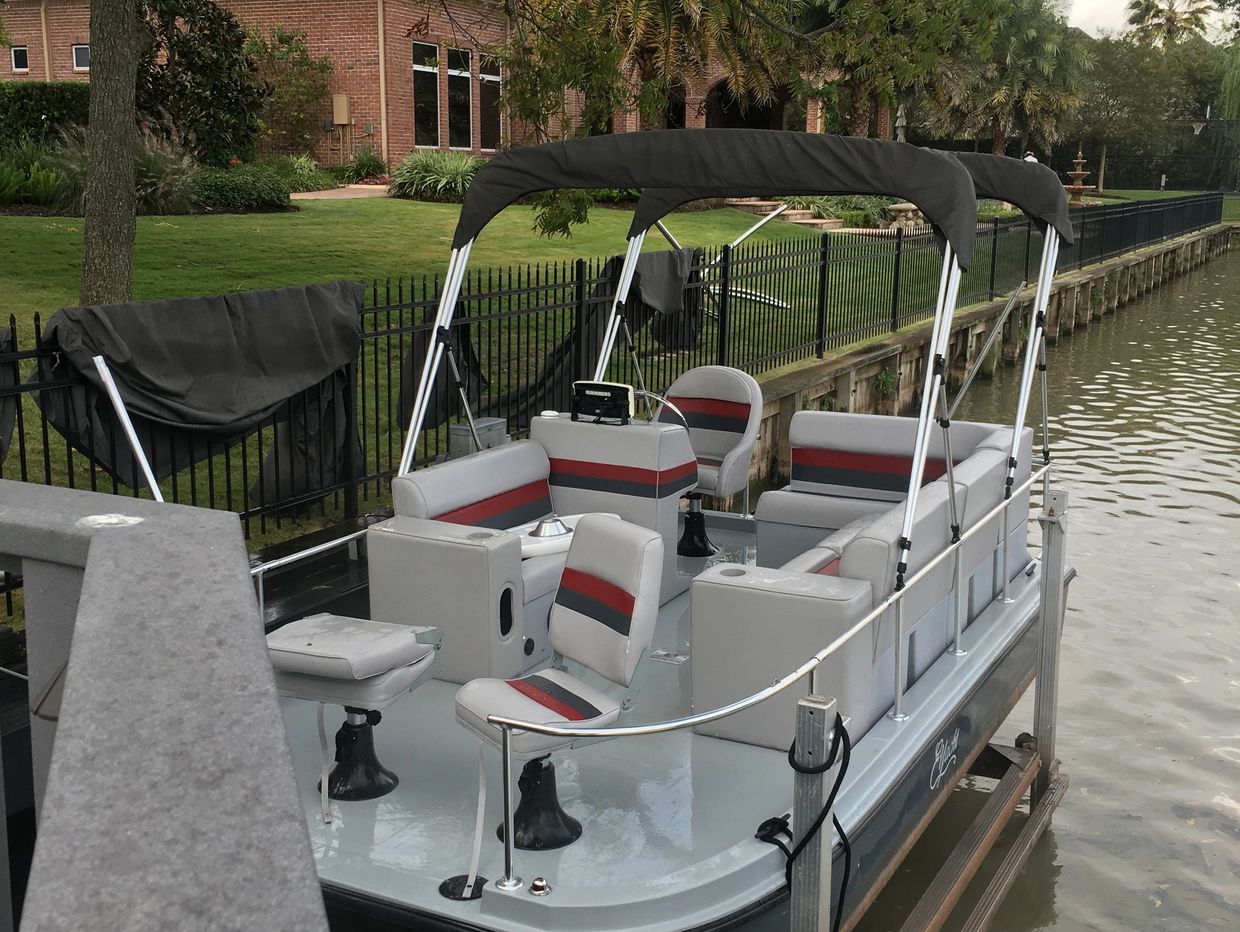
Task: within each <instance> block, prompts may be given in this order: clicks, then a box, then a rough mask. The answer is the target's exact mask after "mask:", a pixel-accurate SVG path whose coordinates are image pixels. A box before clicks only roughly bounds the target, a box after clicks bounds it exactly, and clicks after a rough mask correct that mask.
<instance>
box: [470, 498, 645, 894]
mask: <svg viewBox="0 0 1240 932" xmlns="http://www.w3.org/2000/svg"><path fill="white" fill-rule="evenodd" d="M662 565H663V539H662V537H661V536H660V535H659V534H658V533H657V532H655V531H652V530H650V529H649V528H643V527H638V526H637V525H635V524H630V523H628V522H627V521H621V520H618V519H616V518H612V517H608V516H604V515H587V516H585V517H583V518H582V519H581V520H580V521H579V522H578V524H577V528H576V530H575V531H574V533H573V543H572V546H571V547H570V549H569V551H568V560H567V563H566V564H565V567H564V575H563V578H562V579H561V581H560V587H559V590H558V591H557V592H556V597H555V602H554V604H553V605H552V607H551V644H552V647H553V648H554V649H555V651H556V653H557V654H558V655H559V656H560V657H562V658H564V659H566V660H571V661H574V662H575V663H578V664H580V665H582V666H583V667H586V668H588V669H590V670H592V671H593V672H594V673H597V674H598V675H599V676H601V677H603V678H605V679H607V680H609V681H611V682H612V683H615V684H616V685H617V686H621V687H627V686H629V685H630V684H631V683H632V682H633V675H634V673H635V672H636V670H637V663H638V661H639V660H640V659H641V657H642V654H643V653H644V652H645V651H646V649H647V648H648V647H649V646H650V642H651V639H652V638H653V637H654V627H655V621H656V619H657V617H658V612H659V581H660V575H661V571H662ZM620 708H621V700H620V699H618V698H616V697H615V696H613V695H611V694H609V693H607V692H604V691H603V690H601V689H597V688H595V687H593V686H590V685H587V684H586V683H584V682H582V680H581V679H579V678H578V677H576V676H574V675H572V674H571V673H569V672H568V671H567V670H566V669H563V665H562V664H560V665H557V666H553V667H551V668H546V669H542V670H539V671H537V672H535V673H531V674H528V675H526V676H523V677H520V678H518V679H510V680H504V679H476V680H472V681H471V682H469V683H466V684H465V685H464V686H462V687H461V689H460V691H459V692H458V693H457V694H456V720H457V722H459V723H460V724H461V725H463V726H465V727H466V728H468V729H469V730H470V731H473V732H474V733H475V734H477V735H478V736H479V737H480V738H482V740H483V741H484V742H485V743H486V744H489V745H491V746H493V747H496V748H499V747H500V746H501V741H502V739H501V736H500V729H499V727H498V726H496V725H492V724H491V723H489V722H488V721H487V717H488V716H490V715H503V716H506V717H511V718H515V719H519V720H522V721H527V722H533V723H539V724H548V725H561V724H566V723H573V724H580V725H582V726H589V727H605V726H607V725H610V724H612V723H613V722H615V721H616V719H617V718H618V717H619V716H620ZM511 741H512V751H513V756H514V757H515V758H517V759H520V760H524V761H527V763H526V764H525V766H524V768H523V770H522V773H521V778H520V781H519V786H520V789H521V803H520V805H519V806H518V807H517V809H516V814H515V820H514V831H513V839H514V843H515V844H516V846H517V847H518V848H525V849H538V850H544V849H550V848H559V847H563V846H564V845H568V844H571V843H572V842H573V841H575V840H576V839H577V838H578V837H580V835H581V824H580V823H579V822H578V821H577V820H576V819H574V818H572V817H571V816H569V815H568V814H567V813H565V812H564V811H563V810H562V809H561V808H560V804H559V800H558V799H557V798H556V791H555V767H554V765H552V764H551V763H550V761H548V760H547V758H548V756H549V755H550V754H551V753H552V752H553V751H558V750H562V749H564V748H567V747H570V746H571V745H572V743H573V742H572V739H571V738H564V737H557V736H553V735H543V734H537V733H535V732H532V731H520V730H516V731H514V732H512V735H511ZM480 766H481V764H480ZM483 786H485V783H484V784H483ZM484 805H485V792H480V793H479V800H478V825H479V827H478V830H477V834H476V835H475V852H474V865H473V867H472V868H471V875H473V874H476V872H477V858H478V845H480V844H481V831H482V829H481V825H482V818H483V811H484ZM501 832H502V828H501ZM454 879H455V880H456V881H458V888H457V892H458V893H459V892H460V889H459V888H460V886H462V885H463V883H462V881H463V878H454Z"/></svg>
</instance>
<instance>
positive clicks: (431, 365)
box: [396, 240, 474, 476]
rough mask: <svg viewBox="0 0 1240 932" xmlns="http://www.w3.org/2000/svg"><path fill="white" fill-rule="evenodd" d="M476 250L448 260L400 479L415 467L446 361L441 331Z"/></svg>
mask: <svg viewBox="0 0 1240 932" xmlns="http://www.w3.org/2000/svg"><path fill="white" fill-rule="evenodd" d="M473 246H474V241H473V240H470V241H469V242H468V243H466V244H465V245H464V246H462V247H461V248H460V249H454V250H452V254H451V256H449V257H448V270H447V271H446V272H445V273H444V283H443V291H442V292H441V293H440V295H439V305H438V306H437V307H436V308H435V320H434V322H433V323H432V324H431V331H430V337H429V339H428V341H427V344H426V359H425V361H424V362H423V363H422V377H421V379H420V380H419V382H418V391H417V394H416V395H415V396H414V399H413V410H412V412H410V415H409V429H408V431H407V432H406V434H405V445H404V447H403V448H402V450H401V454H400V467H399V469H398V470H397V473H396V474H397V475H401V476H403V475H404V474H405V473H407V472H409V469H410V467H411V466H412V465H413V452H414V449H415V448H416V446H417V441H418V434H420V433H421V432H422V424H423V422H424V421H425V420H426V411H427V408H429V407H430V400H431V392H432V391H433V390H434V385H435V376H436V375H437V374H438V372H439V363H440V360H441V359H442V358H443V349H444V347H443V342H442V341H440V340H439V339H438V335H439V331H440V330H441V329H446V328H448V327H449V326H450V325H451V323H452V315H453V314H454V313H455V312H456V302H457V299H458V298H459V297H460V296H461V285H462V284H463V283H464V281H465V267H466V265H467V264H468V263H469V252H470V250H471V249H473Z"/></svg>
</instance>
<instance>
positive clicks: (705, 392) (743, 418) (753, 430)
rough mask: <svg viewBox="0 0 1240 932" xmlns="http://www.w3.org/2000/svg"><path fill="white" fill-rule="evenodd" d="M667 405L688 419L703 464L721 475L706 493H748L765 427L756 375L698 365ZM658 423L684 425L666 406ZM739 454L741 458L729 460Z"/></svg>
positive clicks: (678, 382) (674, 387) (672, 390)
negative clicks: (752, 463) (751, 469)
mask: <svg viewBox="0 0 1240 932" xmlns="http://www.w3.org/2000/svg"><path fill="white" fill-rule="evenodd" d="M667 400H668V402H670V403H671V405H673V406H674V407H675V408H676V409H677V410H679V411H680V413H681V414H683V415H684V421H685V422H687V426H688V428H689V443H690V444H691V445H692V447H693V453H694V455H695V456H696V457H697V460H698V462H699V463H700V464H702V465H704V466H712V467H715V468H717V469H719V470H720V473H719V477H718V479H717V480H716V482H715V488H714V489H708V490H706V491H710V492H713V493H714V494H716V495H732V494H735V493H736V492H738V491H740V489H742V488H744V486H745V483H746V482H747V481H748V478H749V458H750V455H751V454H752V453H753V447H754V444H755V443H756V442H757V439H758V428H759V427H760V426H761V424H762V389H761V388H759V387H758V383H757V382H756V381H755V380H754V378H753V376H751V375H750V374H749V373H747V372H742V371H741V370H740V369H733V368H730V367H728V366H699V367H697V368H696V369H690V370H689V371H688V372H686V373H685V374H684V375H682V376H681V377H680V378H678V379H677V380H676V381H675V382H673V383H672V385H671V388H669V389H668V390H667ZM657 420H659V421H663V422H667V423H673V424H679V423H681V418H680V417H678V416H677V414H676V412H675V411H672V410H669V409H668V407H667V406H666V405H665V406H663V407H662V408H660V410H659V414H658V417H657ZM736 451H739V454H740V455H739V456H731V455H730V454H733V453H734V452H736ZM725 471H726V475H725Z"/></svg>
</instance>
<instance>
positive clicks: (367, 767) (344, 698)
mask: <svg viewBox="0 0 1240 932" xmlns="http://www.w3.org/2000/svg"><path fill="white" fill-rule="evenodd" d="M437 640H438V632H437V631H436V629H434V628H426V627H415V626H412V625H398V624H390V623H387V622H382V621H370V620H366V619H361V618H346V617H342V616H339V615H328V614H318V615H310V616H308V617H306V618H302V619H300V620H298V621H294V622H291V623H289V624H287V625H285V626H284V627H282V628H279V629H277V630H276V631H273V632H272V633H271V634H269V635H267V650H268V654H269V656H270V657H271V665H272V667H273V668H274V670H275V679H276V688H277V689H278V690H279V692H280V695H282V696H287V697H290V698H294V699H305V700H308V701H311V702H317V703H319V704H320V705H319V737H320V742H321V744H322V745H323V747H322V750H323V754H324V757H323V771H324V772H323V774H322V776H321V786H320V792H321V793H322V794H323V819H324V821H328V822H330V821H331V810H330V808H329V807H328V803H327V799H328V798H331V799H339V800H359V799H374V798H376V797H378V796H382V795H384V794H385V793H389V792H391V791H392V790H393V789H395V787H396V785H397V783H398V782H399V778H397V776H396V775H395V774H393V773H392V772H391V771H389V770H387V769H385V768H384V767H383V766H382V765H381V764H380V763H379V761H378V759H377V757H376V756H375V752H374V735H373V726H374V725H376V724H378V722H379V721H380V719H381V715H380V714H379V713H380V711H381V710H383V709H386V708H387V707H388V706H390V705H392V704H393V703H395V702H397V701H398V700H399V699H401V698H402V697H403V696H405V695H406V694H408V693H410V692H412V691H413V690H414V689H415V688H417V687H418V686H419V685H420V684H421V683H422V682H424V681H425V680H426V679H427V678H428V677H429V676H430V674H431V672H432V670H433V669H434V666H435V654H436V642H437ZM326 704H330V705H339V706H344V708H345V713H346V719H345V722H344V724H342V725H341V726H340V730H339V731H338V732H337V733H336V766H335V767H334V768H332V771H331V773H330V774H329V773H327V755H326V752H327V747H326V741H327V735H326V732H325V731H324V730H323V707H324V705H326Z"/></svg>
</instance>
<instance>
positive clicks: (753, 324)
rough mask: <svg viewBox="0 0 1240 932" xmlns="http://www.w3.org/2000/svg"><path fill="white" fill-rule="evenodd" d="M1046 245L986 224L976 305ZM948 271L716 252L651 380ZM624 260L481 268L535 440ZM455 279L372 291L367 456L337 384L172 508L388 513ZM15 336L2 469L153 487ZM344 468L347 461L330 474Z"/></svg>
mask: <svg viewBox="0 0 1240 932" xmlns="http://www.w3.org/2000/svg"><path fill="white" fill-rule="evenodd" d="M1222 204H1223V198H1222V195H1218V194H1206V195H1199V196H1193V197H1185V198H1178V199H1174V200H1163V201H1146V202H1136V203H1126V204H1119V205H1115V206H1102V207H1088V208H1084V209H1080V210H1075V211H1073V224H1074V227H1075V230H1076V245H1075V246H1073V247H1072V248H1064V249H1063V250H1061V252H1060V257H1059V266H1060V268H1061V269H1063V268H1069V267H1078V266H1083V265H1086V264H1089V263H1092V262H1097V261H1099V260H1103V259H1108V258H1111V257H1114V256H1118V255H1120V254H1122V253H1124V252H1128V251H1131V250H1133V249H1136V248H1138V247H1141V246H1144V245H1148V244H1150V243H1155V242H1159V241H1161V240H1164V239H1167V238H1169V237H1174V236H1179V235H1181V234H1184V233H1188V232H1191V231H1193V230H1197V229H1201V228H1203V227H1205V226H1208V225H1210V224H1213V223H1217V222H1218V221H1219V220H1220V219H1221V216H1222ZM1041 249H1042V237H1041V234H1040V233H1039V232H1038V231H1037V229H1036V228H1035V227H1034V226H1033V224H1031V223H1029V222H1027V221H1025V220H1023V219H995V220H987V221H981V222H979V224H978V233H977V247H976V251H975V254H974V260H973V263H972V265H971V267H970V268H969V270H968V272H967V273H966V275H965V278H964V282H963V284H962V287H961V294H960V303H961V305H964V304H969V303H972V302H977V301H982V300H987V299H990V298H994V297H996V296H998V295H1000V294H1005V293H1007V292H1009V291H1011V290H1012V289H1013V288H1014V287H1016V286H1017V285H1018V284H1019V283H1020V282H1021V281H1032V280H1033V278H1034V277H1035V276H1036V273H1037V265H1038V262H1039V259H1040V256H1041ZM940 265H941V258H940V255H939V252H938V249H937V246H936V244H935V242H934V237H933V236H932V234H931V233H930V231H929V230H927V229H922V230H917V231H913V232H903V231H897V232H887V231H881V232H880V231H857V232H830V233H822V234H819V235H810V236H806V237H803V238H796V239H790V240H782V241H775V242H750V243H747V244H744V245H742V246H740V247H737V248H735V249H732V248H729V247H727V246H724V247H722V248H709V249H706V250H704V251H703V252H702V253H701V256H700V259H698V260H697V261H696V262H695V267H694V269H693V273H692V275H691V276H690V284H689V285H688V286H687V293H686V295H685V305H686V307H691V308H696V309H700V315H698V317H697V318H695V319H694V320H693V322H692V325H687V326H686V327H683V328H680V329H675V328H673V329H674V331H675V332H672V331H669V329H668V328H667V327H661V326H659V325H658V323H657V322H653V323H651V324H649V325H647V326H644V327H643V328H641V329H640V330H639V331H638V332H637V333H636V334H635V344H636V352H637V355H638V357H639V359H640V364H641V369H642V373H643V375H644V377H645V381H646V384H647V385H648V386H649V387H650V388H652V389H656V390H657V389H662V388H666V387H667V386H668V385H669V384H670V383H671V382H672V381H673V380H674V379H675V378H676V377H677V376H678V375H679V374H681V373H682V372H684V371H685V370H687V369H690V368H692V367H694V366H698V365H704V364H710V363H718V364H723V365H730V366H736V367H739V368H742V369H746V370H748V371H750V372H753V373H760V372H765V371H769V370H772V369H775V368H778V367H780V366H783V365H787V364H789V363H792V362H795V361H797V360H802V359H806V358H810V357H814V356H819V357H820V356H822V355H823V354H824V353H825V352H827V351H828V350H831V349H836V348H839V347H842V346H846V345H848V344H851V343H855V342H858V341H861V340H865V339H868V338H872V337H875V336H878V335H880V334H883V333H887V332H890V331H892V330H894V329H898V328H900V327H903V326H907V325H909V324H911V323H915V322H916V321H919V320H922V319H924V318H926V317H928V316H929V315H930V314H931V313H932V311H933V305H934V300H935V293H936V288H937V283H938V275H939V269H940ZM614 268H615V266H614V264H613V265H612V266H611V267H608V266H607V263H606V262H605V261H603V260H586V259H579V260H577V261H576V262H565V263H548V264H542V265H525V266H512V267H508V268H505V269H478V270H472V271H471V272H470V273H469V275H468V278H467V280H466V282H465V286H464V288H463V291H462V298H461V304H460V307H459V308H458V313H457V317H456V323H455V327H456V333H457V336H458V340H459V341H460V342H461V343H462V344H463V346H462V349H464V345H468V347H469V349H470V350H472V355H473V357H475V359H476V362H474V363H473V364H472V365H471V366H469V367H468V374H467V381H468V382H469V388H470V393H471V395H473V396H474V398H475V399H476V403H477V408H478V409H479V410H481V411H482V413H484V414H490V415H494V416H498V417H504V418H507V419H508V422H509V424H508V426H509V429H510V430H511V431H514V432H516V433H520V432H522V431H524V430H525V429H526V428H527V426H528V420H529V416H530V414H531V413H536V408H531V398H533V399H536V400H537V404H538V405H539V406H550V407H557V408H567V406H568V391H569V385H570V384H571V381H572V380H573V379H574V378H582V377H589V375H590V373H589V372H588V371H587V364H586V348H585V345H584V344H585V341H583V340H580V339H578V337H577V335H578V334H581V333H583V332H584V327H583V324H584V323H585V322H586V320H587V319H588V318H589V316H590V315H591V314H592V313H593V312H594V311H597V310H598V309H600V308H603V307H605V306H606V304H607V303H608V300H609V299H608V293H609V287H610V284H609V283H610V275H611V273H612V271H613V270H614ZM439 285H440V283H439V280H438V279H437V278H432V277H423V278H418V279H415V280H410V279H406V278H396V279H384V280H381V281H373V282H372V283H371V286H370V289H369V297H368V301H367V306H366V308H365V310H364V311H363V314H362V329H363V339H362V348H361V352H360V354H359V356H358V359H357V362H356V363H355V364H354V365H353V366H351V367H350V371H348V372H347V373H346V375H347V378H348V380H349V385H350V386H352V387H353V389H354V392H355V397H356V408H355V409H353V410H350V411H347V413H346V415H345V417H346V424H345V433H346V434H347V433H349V432H351V431H352V429H353V428H356V433H357V435H358V437H359V439H360V450H358V449H357V448H356V447H354V446H353V445H352V444H346V446H347V448H348V449H347V451H346V452H345V453H342V452H341V451H339V450H336V451H329V450H327V449H326V448H325V444H327V445H330V444H331V443H332V442H333V440H332V438H333V436H335V435H338V432H337V430H336V426H335V422H334V421H331V423H330V424H329V423H328V420H329V419H331V418H334V417H338V416H339V414H338V413H336V412H335V411H334V409H333V408H332V407H331V406H330V404H329V403H328V402H327V401H325V400H324V393H322V392H319V391H317V390H310V391H307V392H305V393H303V395H302V396H301V397H299V398H295V399H290V400H289V401H288V402H287V403H286V404H285V405H284V406H283V407H282V409H281V410H279V411H277V412H276V413H275V414H274V415H272V417H271V418H270V419H269V420H268V421H267V422H266V423H265V424H264V425H262V426H261V427H260V428H259V429H257V430H256V431H254V432H253V433H252V434H250V435H249V436H247V437H245V438H244V439H241V440H237V441H234V442H229V443H220V444H214V445H208V446H206V447H204V448H202V449H200V450H197V451H192V452H194V453H195V455H194V456H193V459H194V460H195V461H197V462H196V465H193V466H189V467H186V468H182V469H179V470H177V472H176V475H175V476H174V477H172V478H170V479H168V480H166V481H165V482H164V483H163V485H164V494H165V496H166V497H167V499H168V500H169V501H174V502H183V503H187V504H194V505H200V506H205V507H211V508H224V509H229V510H232V511H235V512H237V513H238V514H239V515H240V516H241V519H242V521H243V523H244V526H245V530H246V533H247V535H248V536H249V537H250V539H251V542H252V544H253V545H255V546H260V545H263V544H266V543H270V542H272V541H273V540H276V539H279V538H282V537H287V536H290V534H293V533H302V532H304V531H305V530H306V529H307V528H312V527H314V526H315V525H316V524H320V525H321V524H325V523H328V522H330V521H333V520H337V519H339V518H347V517H352V516H355V515H357V514H358V513H360V512H365V511H373V510H377V509H380V508H383V507H385V506H386V505H387V503H388V501H389V492H388V484H389V480H390V478H391V476H392V475H393V473H394V472H395V470H396V468H397V465H398V463H399V460H400V453H401V446H402V441H403V436H402V434H403V427H404V424H405V420H406V418H407V413H408V409H409V406H410V401H411V399H412V395H413V391H414V389H415V380H416V378H417V376H418V374H419V372H420V365H418V364H417V362H418V358H419V355H420V353H421V352H422V351H423V349H424V347H425V343H426V340H427V338H428V331H429V329H430V322H431V320H432V318H433V316H434V308H435V301H436V295H437V294H438V291H439ZM8 329H9V332H8V333H7V334H6V333H5V332H4V331H3V330H0V445H3V442H4V438H3V434H4V432H5V430H4V428H5V419H6V416H7V417H8V418H9V420H11V422H12V444H11V448H10V449H9V451H8V454H7V456H6V457H5V458H4V459H3V461H0V477H2V478H7V479H21V480H23V481H29V482H40V483H44V484H49V485H61V486H69V487H76V488H87V489H92V490H99V491H106V492H113V493H120V494H134V495H136V494H138V492H137V490H134V489H131V488H126V487H125V486H123V485H121V484H120V483H119V482H118V481H117V480H116V479H115V478H113V477H112V476H110V475H109V474H107V473H105V472H104V471H102V470H101V469H99V468H98V467H97V466H96V465H94V464H93V462H92V456H91V450H90V448H89V443H87V444H86V447H85V449H83V448H82V447H83V445H82V444H81V443H80V442H79V444H78V449H75V448H74V447H73V446H71V445H70V444H68V443H66V442H65V441H64V439H63V438H62V437H61V436H60V435H59V434H58V433H57V432H56V430H55V429H53V428H52V427H51V426H50V425H49V421H48V418H47V416H46V415H45V413H44V412H45V411H46V410H48V409H49V408H50V404H49V402H51V401H53V400H54V396H55V394H56V393H70V394H72V393H83V392H89V391H91V389H89V388H88V387H86V386H85V384H84V383H82V382H81V381H79V380H76V379H73V378H69V379H59V380H51V379H47V378H44V377H43V376H42V375H41V372H42V371H43V369H44V368H45V366H42V365H40V364H41V363H47V362H50V360H51V359H52V357H53V356H54V354H55V348H54V347H51V346H49V345H46V344H45V343H44V341H43V339H42V334H41V324H40V321H39V318H38V317H37V316H36V317H35V319H34V324H33V328H32V330H31V331H30V332H29V333H28V334H26V333H24V332H23V331H22V330H21V329H19V327H18V326H17V323H16V321H15V320H13V319H12V318H11V319H10V322H9V328H8ZM5 337H7V340H5V339H4V338H5ZM5 343H7V344H8V345H7V346H5V345H4V344H5ZM466 355H468V354H466ZM611 377H613V378H615V379H617V380H620V381H626V382H632V381H633V380H634V371H633V363H632V359H631V358H630V357H629V355H628V354H627V353H625V352H622V351H620V350H619V349H618V350H617V352H616V353H615V354H614V355H613V359H612V364H611ZM40 401H41V402H42V403H40ZM63 407H65V408H68V409H70V410H71V409H72V405H65V406H63ZM345 407H346V408H347V407H348V406H347V405H346V406H345ZM448 433H449V429H448V426H447V425H446V424H445V425H441V426H439V427H436V428H432V429H429V430H426V431H425V432H424V433H423V435H422V437H421V438H420V441H419V444H418V447H417V450H416V457H415V462H416V463H419V464H424V463H428V462H431V461H433V460H435V459H436V458H438V457H440V456H442V455H444V454H445V453H446V451H447V448H448ZM204 443H205V442H204ZM121 455H122V457H123V456H124V455H125V454H124V452H123V451H122V452H121ZM199 460H200V461H199ZM342 462H343V463H344V464H345V466H346V468H345V469H343V470H342V469H339V468H335V469H332V468H329V467H327V466H325V465H324V464H335V465H336V466H339V464H340V463H342ZM290 521H292V522H293V528H291V529H290V528H289V527H287V525H288V523H289V522H290ZM0 588H3V587H0Z"/></svg>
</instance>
